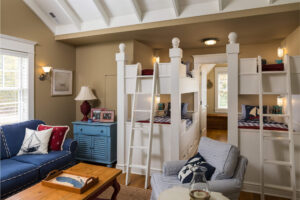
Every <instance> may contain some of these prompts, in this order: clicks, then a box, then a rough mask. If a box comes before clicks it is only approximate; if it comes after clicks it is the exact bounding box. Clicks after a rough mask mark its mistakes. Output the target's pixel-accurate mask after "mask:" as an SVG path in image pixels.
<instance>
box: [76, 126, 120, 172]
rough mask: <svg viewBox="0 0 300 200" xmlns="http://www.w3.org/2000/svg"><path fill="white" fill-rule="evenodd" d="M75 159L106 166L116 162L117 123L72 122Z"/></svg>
mask: <svg viewBox="0 0 300 200" xmlns="http://www.w3.org/2000/svg"><path fill="white" fill-rule="evenodd" d="M72 124H73V130H74V139H75V140H76V141H78V150H77V152H76V159H78V160H84V161H91V162H96V163H101V164H106V165H107V167H112V165H113V163H115V162H116V161H117V123H88V122H80V121H78V122H73V123H72Z"/></svg>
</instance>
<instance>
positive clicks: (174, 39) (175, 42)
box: [172, 37, 180, 48]
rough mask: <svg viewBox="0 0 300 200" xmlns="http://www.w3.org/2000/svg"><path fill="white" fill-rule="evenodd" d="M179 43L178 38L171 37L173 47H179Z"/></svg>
mask: <svg viewBox="0 0 300 200" xmlns="http://www.w3.org/2000/svg"><path fill="white" fill-rule="evenodd" d="M179 43H180V40H179V38H177V37H174V38H173V39H172V45H173V48H178V47H179Z"/></svg>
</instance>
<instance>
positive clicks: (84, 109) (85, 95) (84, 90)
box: [75, 86, 97, 121]
mask: <svg viewBox="0 0 300 200" xmlns="http://www.w3.org/2000/svg"><path fill="white" fill-rule="evenodd" d="M94 99H97V98H96V97H95V95H94V94H93V92H92V90H91V89H90V88H89V87H87V86H82V87H81V89H80V92H79V94H78V95H77V97H76V98H75V100H77V101H83V103H82V104H81V106H80V110H81V113H82V114H83V118H82V120H81V121H88V119H89V118H88V114H89V113H90V111H91V105H90V104H89V102H88V100H94Z"/></svg>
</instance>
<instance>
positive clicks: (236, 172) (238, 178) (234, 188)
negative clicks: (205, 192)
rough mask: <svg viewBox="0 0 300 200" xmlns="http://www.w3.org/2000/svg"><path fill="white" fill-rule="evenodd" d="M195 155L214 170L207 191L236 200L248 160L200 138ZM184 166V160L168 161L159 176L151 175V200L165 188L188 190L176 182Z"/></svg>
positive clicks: (234, 150)
mask: <svg viewBox="0 0 300 200" xmlns="http://www.w3.org/2000/svg"><path fill="white" fill-rule="evenodd" d="M198 151H199V153H200V154H201V155H202V156H203V157H204V159H205V160H206V161H207V162H208V163H209V164H211V165H212V166H214V167H215V168H216V170H215V172H214V174H213V176H212V178H211V180H210V181H209V182H208V184H209V188H210V190H211V191H215V192H221V193H222V194H223V195H225V196H227V197H228V198H229V199H231V200H238V199H239V196H240V190H241V188H242V184H243V180H244V174H245V171H246V167H247V163H248V160H247V159H246V158H245V157H243V156H241V155H240V152H239V150H238V148H237V147H235V146H233V145H230V144H226V143H222V142H218V141H215V140H212V139H209V138H207V137H202V138H201V140H200V144H199V148H198ZM185 163H186V160H178V161H168V162H165V163H164V166H163V173H162V174H160V173H155V174H152V176H151V187H152V194H151V200H157V199H158V196H159V194H160V193H161V192H162V191H164V190H166V189H168V188H172V187H174V186H179V185H180V186H182V187H189V184H182V183H181V182H180V181H179V180H178V178H177V174H178V172H179V171H180V169H181V168H182V167H183V165H184V164H185Z"/></svg>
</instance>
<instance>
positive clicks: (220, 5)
mask: <svg viewBox="0 0 300 200" xmlns="http://www.w3.org/2000/svg"><path fill="white" fill-rule="evenodd" d="M218 6H219V8H218V9H219V11H222V10H223V1H222V0H218Z"/></svg>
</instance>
